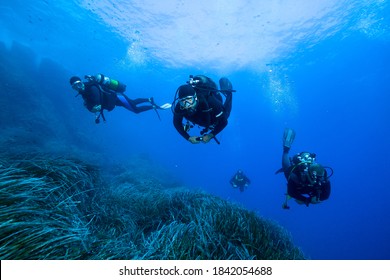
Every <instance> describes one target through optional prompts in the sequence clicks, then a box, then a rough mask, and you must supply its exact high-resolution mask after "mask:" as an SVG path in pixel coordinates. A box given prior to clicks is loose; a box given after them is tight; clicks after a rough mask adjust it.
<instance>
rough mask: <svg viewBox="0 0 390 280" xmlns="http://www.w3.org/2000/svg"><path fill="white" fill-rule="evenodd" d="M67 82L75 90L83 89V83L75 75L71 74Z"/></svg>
mask: <svg viewBox="0 0 390 280" xmlns="http://www.w3.org/2000/svg"><path fill="white" fill-rule="evenodd" d="M69 83H70V85H71V86H72V88H73V89H74V90H76V91H80V90H84V89H85V85H84V83H83V82H82V81H81V79H80V78H79V77H77V76H73V77H72V78H70V80H69Z"/></svg>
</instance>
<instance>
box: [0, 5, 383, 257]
mask: <svg viewBox="0 0 390 280" xmlns="http://www.w3.org/2000/svg"><path fill="white" fill-rule="evenodd" d="M98 2H99V3H96V1H55V4H52V3H49V1H38V2H37V3H34V4H32V3H31V4H30V3H26V1H12V3H7V4H4V3H1V4H0V42H1V44H2V46H3V47H2V48H1V51H2V56H1V57H2V59H5V57H6V58H8V59H10V58H11V59H10V60H12V63H14V67H13V68H8V69H7V70H8V71H12V75H15V79H14V80H12V81H7V83H5V82H4V81H2V84H1V87H0V89H1V91H2V92H1V96H2V97H0V101H1V104H2V106H3V113H2V115H1V116H2V121H1V122H0V127H1V128H2V129H3V137H7V135H13V133H17V132H18V129H20V130H21V131H23V132H24V133H27V132H26V131H30V133H31V134H29V135H28V136H26V138H28V139H30V140H29V141H27V140H25V139H24V138H23V139H24V141H25V142H23V143H22V144H23V145H29V144H31V143H30V142H32V141H33V140H31V139H32V138H34V139H35V140H34V141H36V142H37V141H38V142H39V143H41V142H42V141H43V140H42V139H43V137H42V132H43V131H45V134H44V135H43V136H44V137H45V141H47V143H46V142H45V143H46V144H41V145H40V146H41V147H42V146H43V147H48V150H51V149H53V146H55V147H56V148H59V147H60V146H61V147H63V150H68V149H70V148H71V149H75V151H77V152H78V153H79V154H80V151H81V154H82V153H84V155H85V156H89V155H90V154H91V153H94V154H97V155H99V156H100V157H104V158H105V159H106V161H107V162H117V161H119V162H120V161H126V160H127V159H128V158H131V156H132V155H133V154H142V155H144V156H146V157H149V158H150V159H151V160H153V161H154V162H156V163H158V164H160V165H161V166H163V168H165V169H166V170H168V172H170V173H172V174H174V176H177V178H178V179H179V180H182V182H184V183H185V184H187V185H188V186H189V187H191V188H196V189H197V188H201V189H203V190H205V191H207V192H210V193H212V194H215V195H218V196H221V197H223V198H226V199H228V200H230V201H233V202H237V203H239V204H241V205H244V206H245V207H246V208H248V209H250V210H254V211H256V212H257V213H258V214H259V215H261V216H264V217H267V218H271V219H274V220H276V221H277V222H278V223H280V224H281V225H282V226H284V227H285V228H286V229H287V230H288V231H290V232H291V235H292V237H293V240H294V241H295V243H296V245H298V246H299V247H301V248H302V249H303V251H304V252H305V253H306V254H307V255H308V256H310V257H311V258H312V259H337V260H338V259H353V260H355V259H390V238H389V236H390V214H389V213H390V203H389V199H390V183H389V179H388V178H389V169H390V160H389V158H390V149H389V139H390V125H389V120H390V112H389V108H390V107H389V101H390V97H389V93H390V84H389V81H390V71H389V70H390V67H389V65H390V53H389V50H390V36H389V34H390V32H389V31H390V28H389V24H390V20H389V17H388V16H389V14H390V6H389V4H388V3H387V2H386V1H380V0H377V1H375V0H371V1H370V0H366V1H352V0H351V1H325V0H323V1H315V2H316V3H314V4H313V3H311V4H309V3H307V1H288V0H285V1H278V3H277V4H274V5H271V4H268V5H267V4H261V5H260V4H259V3H258V2H257V1H236V2H235V3H234V5H233V4H231V5H222V4H221V3H220V1H217V2H215V3H213V4H209V6H205V5H201V4H198V5H196V4H190V3H186V2H187V1H173V0H171V1H161V2H167V3H164V4H159V3H158V2H160V1H151V0H150V1H98ZM155 2H157V3H155ZM183 2H184V3H183ZM200 2H202V3H203V2H205V3H206V2H207V1H200ZM126 3H128V4H126ZM22 54H23V55H22ZM7 61H8V60H7ZM34 71H35V72H37V73H38V74H37V75H36V77H29V76H28V75H27V74H26V73H32V72H34ZM99 72H102V73H104V74H106V75H109V76H112V77H114V78H117V79H118V80H120V81H122V82H123V83H125V84H127V94H128V95H129V96H130V97H131V98H136V97H150V96H154V97H155V100H156V102H157V103H165V102H171V101H172V100H173V96H174V93H175V91H176V89H177V87H178V86H179V85H181V84H183V83H185V82H186V80H187V79H188V75H191V74H194V75H196V74H205V75H208V76H209V77H211V78H213V79H214V80H215V81H218V79H219V78H220V77H221V76H227V77H229V79H230V80H231V81H232V83H233V86H234V88H235V89H236V90H237V92H236V93H235V95H234V99H233V110H232V113H231V116H230V119H229V125H228V126H227V127H226V129H225V130H224V131H223V132H222V133H221V134H220V135H219V140H220V141H221V144H220V145H217V144H216V143H215V142H210V143H209V144H207V145H203V144H201V145H191V144H189V143H187V142H186V141H185V140H184V139H183V138H181V136H180V135H179V134H178V133H177V132H176V131H175V129H174V128H173V125H172V113H171V112H170V111H169V110H168V111H160V115H161V121H160V120H159V119H158V118H157V116H156V114H155V113H154V112H153V111H149V112H146V113H143V114H139V115H135V114H133V113H131V112H128V111H126V110H124V109H123V108H116V109H115V110H114V111H112V112H110V113H107V114H106V118H107V123H105V124H99V125H95V124H94V116H93V115H92V114H91V113H89V112H87V111H86V110H85V109H84V107H83V106H82V101H81V98H74V95H75V94H74V92H73V91H72V90H71V88H70V87H69V84H68V80H69V77H70V76H73V75H79V76H83V75H84V74H96V73H99ZM12 75H11V74H10V76H12ZM15 82H16V83H19V82H21V83H22V84H23V82H24V83H25V86H24V87H22V88H23V90H20V89H18V90H17V92H12V87H11V86H10V83H15ZM35 83H36V84H35ZM32 84H34V86H32ZM32 95H34V96H32ZM5 102H8V103H5ZM29 102H34V105H33V106H32V105H31V103H29ZM9 104H11V105H10V107H8V105H9ZM36 104H40V105H36ZM42 104H45V106H43V105H42ZM47 104H50V106H46V105H47ZM4 106H5V107H4ZM36 106H37V107H36ZM6 112H9V113H7V114H6ZM21 120H22V121H21ZM27 120H28V121H27ZM34 120H36V121H34ZM42 123H44V124H42ZM39 124H40V125H42V126H45V128H44V129H42V128H41V129H40V128H39V127H37V126H38V125H39ZM26 126H28V127H27V128H26ZM285 127H292V128H294V129H295V130H296V133H297V136H296V140H295V142H294V144H293V147H292V154H294V153H298V152H300V151H304V150H305V151H306V150H307V151H312V152H315V153H316V154H317V160H318V162H320V163H322V164H324V165H327V166H331V167H332V168H333V169H334V175H333V177H332V178H331V184H332V193H331V196H330V198H329V200H327V201H325V202H323V203H322V204H320V205H311V206H310V207H306V206H300V205H298V204H296V203H295V202H294V201H292V200H291V201H290V203H289V204H290V206H291V209H290V210H283V209H282V207H281V205H282V203H283V202H284V193H285V191H286V189H285V179H284V177H283V176H282V175H274V173H275V171H276V170H277V169H279V168H280V166H281V152H282V146H281V137H282V134H283V130H284V128H285ZM11 128H12V129H11ZM48 128H50V129H48ZM32 135H34V136H32ZM13 139H19V138H13ZM17 141H18V140H14V143H15V145H16V144H17ZM0 143H2V145H4V147H3V148H5V149H7V146H5V143H8V142H7V141H2V142H0ZM53 143H56V144H55V145H54V144H53ZM239 168H240V169H242V170H244V172H245V173H246V174H247V175H248V177H250V179H251V181H252V184H251V185H250V186H249V188H248V189H247V190H246V191H245V192H244V193H240V192H239V191H238V190H237V189H233V188H231V187H230V185H229V183H228V182H229V179H230V178H231V176H232V175H233V174H234V172H235V171H236V170H237V169H239Z"/></svg>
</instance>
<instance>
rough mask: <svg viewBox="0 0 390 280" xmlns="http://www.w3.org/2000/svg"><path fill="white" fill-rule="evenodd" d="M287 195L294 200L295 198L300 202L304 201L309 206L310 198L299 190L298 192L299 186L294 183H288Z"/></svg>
mask: <svg viewBox="0 0 390 280" xmlns="http://www.w3.org/2000/svg"><path fill="white" fill-rule="evenodd" d="M287 193H288V195H289V196H291V197H292V198H295V199H297V200H299V201H302V202H304V203H305V204H306V205H308V204H309V203H310V202H309V201H310V200H311V199H310V198H308V197H306V196H304V195H302V194H301V193H300V192H299V191H298V190H297V186H296V184H295V183H294V182H288V184H287Z"/></svg>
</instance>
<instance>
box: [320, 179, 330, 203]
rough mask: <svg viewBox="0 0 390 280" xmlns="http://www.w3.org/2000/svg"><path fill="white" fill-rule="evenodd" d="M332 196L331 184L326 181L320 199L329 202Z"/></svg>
mask: <svg viewBox="0 0 390 280" xmlns="http://www.w3.org/2000/svg"><path fill="white" fill-rule="evenodd" d="M329 196H330V182H329V181H326V183H323V184H322V192H321V195H320V197H319V199H320V200H321V201H322V200H327V199H328V198H329Z"/></svg>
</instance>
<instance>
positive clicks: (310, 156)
mask: <svg viewBox="0 0 390 280" xmlns="http://www.w3.org/2000/svg"><path fill="white" fill-rule="evenodd" d="M315 159H316V154H314V153H309V152H301V153H299V154H296V155H295V156H294V157H293V163H294V164H302V163H313V162H314V161H315Z"/></svg>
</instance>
